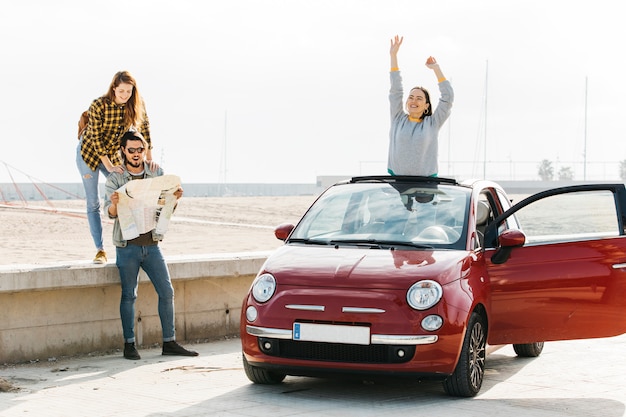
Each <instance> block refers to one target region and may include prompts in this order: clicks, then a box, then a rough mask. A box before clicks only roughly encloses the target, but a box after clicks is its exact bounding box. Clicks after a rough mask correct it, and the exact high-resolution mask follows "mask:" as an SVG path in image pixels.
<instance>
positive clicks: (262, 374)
mask: <svg viewBox="0 0 626 417" xmlns="http://www.w3.org/2000/svg"><path fill="white" fill-rule="evenodd" d="M243 369H244V371H246V376H247V377H248V379H249V380H250V381H252V382H254V383H255V384H280V383H281V382H283V380H284V379H285V377H286V375H285V374H281V373H280V372H273V371H268V370H267V369H263V368H259V367H257V366H252V365H250V364H249V363H248V361H247V360H246V357H245V356H244V357H243Z"/></svg>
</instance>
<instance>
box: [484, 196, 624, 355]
mask: <svg viewBox="0 0 626 417" xmlns="http://www.w3.org/2000/svg"><path fill="white" fill-rule="evenodd" d="M625 202H626V193H625V190H624V185H623V184H595V185H581V186H571V187H562V188H558V189H552V190H548V191H544V192H541V193H538V194H535V195H533V196H530V197H528V198H526V199H524V200H523V201H521V202H520V203H518V204H516V205H514V206H513V207H511V208H510V209H509V210H507V211H506V212H504V213H502V214H501V215H500V216H498V217H497V218H495V219H494V220H493V222H492V224H490V225H489V227H488V228H487V231H486V233H485V235H486V236H485V238H486V241H494V242H499V243H497V244H496V245H493V246H498V245H500V244H501V243H503V242H504V243H505V242H507V241H508V242H509V243H505V244H506V245H509V247H504V248H503V247H501V245H500V246H499V247H492V248H490V247H487V248H486V249H485V252H484V255H485V263H486V270H487V273H488V277H489V283H488V286H489V289H490V301H489V305H488V309H489V312H488V314H489V343H490V344H508V343H532V342H539V341H549V340H566V339H581V338H592V337H607V336H615V335H619V334H622V333H626V301H625V299H626V236H625V233H624V223H625V221H624V218H625V217H624V215H625V213H624V210H625V207H626V204H625ZM513 215H515V217H516V222H505V220H506V219H507V218H509V217H510V216H513ZM503 224H507V227H506V228H503V227H502V225H503ZM510 224H518V225H519V227H520V230H518V231H515V230H513V229H511V227H510V226H509V225H510ZM520 231H522V232H523V233H524V235H521V234H520V233H519V232H520ZM507 234H508V236H507ZM510 236H515V238H513V239H512V238H510ZM520 236H522V240H519V237H520ZM524 238H525V239H524ZM516 242H517V244H521V246H519V247H512V245H515V243H516Z"/></svg>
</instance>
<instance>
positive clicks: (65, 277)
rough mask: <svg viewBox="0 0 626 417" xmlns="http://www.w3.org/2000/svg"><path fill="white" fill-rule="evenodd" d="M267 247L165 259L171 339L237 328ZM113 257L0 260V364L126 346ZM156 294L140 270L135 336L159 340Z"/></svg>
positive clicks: (221, 333)
mask: <svg viewBox="0 0 626 417" xmlns="http://www.w3.org/2000/svg"><path fill="white" fill-rule="evenodd" d="M268 254H269V253H265V252H258V253H245V254H220V255H219V256H204V257H198V256H197V257H193V258H187V259H185V258H183V257H178V258H167V263H168V267H169V270H170V274H171V276H172V283H173V285H174V290H175V311H176V338H177V340H179V341H184V340H197V339H208V338H214V337H219V336H227V335H235V334H238V333H239V315H240V313H241V304H242V301H243V297H244V295H245V294H246V292H247V290H248V287H249V286H250V283H251V282H252V280H253V279H254V277H255V276H256V273H257V271H258V270H259V268H260V267H261V266H262V264H263V262H264V261H265V259H266V258H267V256H268ZM119 301H120V285H119V275H118V272H117V268H116V266H115V264H114V263H109V264H106V265H94V264H91V263H87V262H77V263H73V264H58V265H49V266H28V265H20V266H12V265H8V266H2V267H0V363H14V362H21V361H28V360H35V359H39V360H47V359H48V358H50V357H59V356H67V355H75V354H85V353H89V352H95V351H105V350H110V349H118V348H121V347H123V336H122V328H121V321H120V317H119ZM157 302H158V298H157V295H156V292H155V291H154V288H153V287H152V284H151V283H150V281H149V279H148V277H147V276H146V275H145V274H144V273H143V272H141V274H140V284H139V290H138V297H137V302H136V337H137V343H138V344H139V345H140V346H141V345H151V344H154V343H161V325H160V321H159V316H158V312H157Z"/></svg>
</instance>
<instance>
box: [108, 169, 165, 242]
mask: <svg viewBox="0 0 626 417" xmlns="http://www.w3.org/2000/svg"><path fill="white" fill-rule="evenodd" d="M122 167H123V168H124V172H123V173H121V174H120V173H117V172H112V173H110V174H109V176H108V177H107V182H106V185H105V194H104V212H105V213H106V214H107V216H109V218H110V219H114V220H115V222H114V223H113V244H114V245H115V246H117V247H120V248H124V247H126V244H127V242H126V240H124V238H123V236H122V228H121V227H120V221H119V219H118V218H117V216H111V215H110V214H109V207H110V206H111V194H113V193H114V192H115V191H117V190H118V189H119V188H120V187H121V186H122V185H124V184H126V183H127V182H129V181H132V179H133V177H132V175H131V174H130V172H128V170H126V167H125V166H123V165H122ZM143 169H144V173H145V174H144V178H154V177H160V176H161V175H163V169H161V167H159V168H157V170H156V171H151V170H150V166H149V165H148V164H147V163H145V162H144V164H143ZM152 240H154V241H155V242H159V241H161V240H163V235H160V234H157V233H156V230H152Z"/></svg>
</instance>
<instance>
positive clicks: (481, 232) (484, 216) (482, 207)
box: [476, 200, 491, 247]
mask: <svg viewBox="0 0 626 417" xmlns="http://www.w3.org/2000/svg"><path fill="white" fill-rule="evenodd" d="M490 217H491V207H489V203H488V202H486V201H484V200H481V201H479V202H478V206H477V207H476V232H477V234H478V242H479V244H480V246H481V247H482V246H483V243H484V242H483V241H484V237H485V229H486V228H487V225H488V224H489V218H490Z"/></svg>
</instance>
